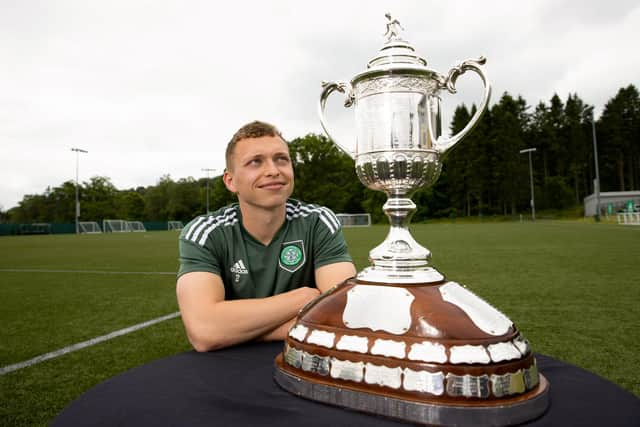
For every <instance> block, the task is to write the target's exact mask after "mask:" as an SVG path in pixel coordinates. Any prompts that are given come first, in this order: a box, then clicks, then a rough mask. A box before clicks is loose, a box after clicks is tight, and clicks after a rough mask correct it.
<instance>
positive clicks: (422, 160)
mask: <svg viewBox="0 0 640 427" xmlns="http://www.w3.org/2000/svg"><path fill="white" fill-rule="evenodd" d="M387 18H388V19H389V23H388V24H387V33H386V34H385V36H386V38H387V40H386V42H385V43H384V45H383V46H382V48H381V49H380V51H379V52H378V55H377V56H376V57H375V58H373V59H372V60H371V61H369V63H368V64H367V69H366V70H365V71H363V72H361V73H359V74H357V75H356V76H355V77H353V78H352V79H351V82H350V83H347V82H343V81H333V82H323V84H322V87H323V89H322V93H321V95H320V102H319V115H320V122H321V124H322V127H323V129H324V130H325V132H326V133H327V135H328V136H329V138H331V140H332V141H333V142H334V143H335V144H336V145H337V146H338V147H339V148H340V149H342V150H343V151H344V152H345V153H347V154H348V155H349V156H351V157H352V158H353V159H354V160H355V164H356V173H357V175H358V177H359V179H360V181H361V182H362V183H363V184H364V185H366V186H367V187H369V188H371V189H373V190H379V191H384V192H385V193H386V194H387V197H388V199H387V202H386V203H385V204H384V206H383V210H384V212H385V214H386V215H387V216H388V217H389V222H390V224H391V229H390V231H389V234H388V235H387V237H386V239H385V240H384V241H383V242H382V243H381V244H380V245H378V246H377V247H376V248H374V249H373V250H371V252H369V259H370V261H371V262H372V264H373V266H372V267H368V268H366V269H365V270H363V271H362V272H361V273H359V274H358V278H359V279H361V280H364V281H372V282H383V283H425V282H434V281H438V280H442V275H440V273H438V272H437V271H436V270H435V269H433V268H431V267H429V266H428V260H429V258H430V256H431V252H430V251H429V250H428V249H426V248H425V247H423V246H422V245H420V244H419V243H418V242H416V241H415V240H414V239H413V237H412V236H411V233H410V232H409V222H410V220H411V216H412V215H413V213H414V212H415V210H416V205H415V204H414V203H413V202H412V201H411V199H410V197H411V195H412V193H413V192H414V191H415V190H417V189H418V188H420V187H423V186H430V185H433V183H434V182H435V181H436V179H437V178H438V176H439V175H440V171H441V167H442V159H443V155H444V154H445V153H446V152H447V151H448V150H450V149H451V148H453V146H454V145H456V144H457V143H458V142H460V140H461V139H462V138H464V136H465V135H467V134H468V133H469V132H470V131H471V130H472V129H473V127H474V126H475V125H476V123H477V122H478V120H479V119H480V117H481V116H482V114H483V113H484V111H485V110H486V108H487V104H488V102H489V97H490V94H491V86H490V84H489V82H488V79H487V76H486V74H485V72H484V70H483V68H482V65H483V64H484V63H485V59H484V58H483V57H480V58H479V59H476V60H467V61H464V62H462V63H461V64H460V65H458V66H456V67H454V68H452V69H451V70H450V71H449V73H448V75H446V76H444V75H442V74H439V73H438V72H436V71H434V70H432V69H430V68H428V67H427V62H426V60H424V59H423V58H421V57H419V56H417V54H416V53H415V50H414V48H413V47H412V46H411V45H410V44H409V42H407V41H406V40H404V39H402V38H401V37H400V35H399V34H400V30H401V29H402V27H401V26H400V23H399V22H398V21H397V20H392V19H391V17H390V16H387ZM469 70H471V71H474V72H476V73H477V74H478V75H479V76H480V78H481V79H482V82H483V85H484V92H483V97H482V101H481V103H480V105H479V108H478V109H477V111H476V113H475V114H474V116H473V117H472V118H471V120H470V121H469V123H468V124H467V125H466V126H465V127H464V128H463V129H462V130H461V131H460V132H458V133H457V134H455V135H452V136H450V137H448V136H445V135H442V115H441V110H440V96H439V93H440V91H442V90H447V91H448V92H450V93H456V88H455V84H456V80H457V78H458V77H459V76H460V75H462V74H464V73H465V72H466V71H469ZM334 91H338V92H341V93H344V94H346V99H345V103H344V105H345V107H350V106H354V109H355V123H356V126H355V127H356V141H355V148H349V147H348V146H347V145H343V144H341V143H340V142H338V141H337V140H336V139H335V138H333V137H332V135H331V132H330V131H329V127H328V125H327V121H326V119H325V106H326V102H327V99H328V97H329V95H331V93H333V92H334Z"/></svg>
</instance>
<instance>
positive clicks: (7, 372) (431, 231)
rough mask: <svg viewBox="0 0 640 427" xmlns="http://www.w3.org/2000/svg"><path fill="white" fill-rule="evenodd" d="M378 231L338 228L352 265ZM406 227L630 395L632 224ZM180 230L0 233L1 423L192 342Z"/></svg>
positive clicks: (41, 415) (43, 409)
mask: <svg viewBox="0 0 640 427" xmlns="http://www.w3.org/2000/svg"><path fill="white" fill-rule="evenodd" d="M387 231H388V227H387V226H373V227H365V228H348V229H345V230H344V233H345V236H346V238H347V241H348V243H349V248H350V251H351V254H352V256H353V257H354V260H355V262H356V264H357V267H358V269H359V270H360V269H362V268H364V267H365V266H367V265H368V262H367V254H368V251H369V250H370V249H371V248H373V247H374V246H376V245H377V244H378V243H380V242H381V241H382V240H383V239H384V237H385V235H386V233H387ZM412 232H413V235H414V237H415V238H416V240H418V241H419V242H420V243H422V244H423V245H425V246H427V247H428V248H429V249H430V250H431V251H432V252H433V258H432V264H433V265H434V266H435V267H436V268H438V269H439V270H440V271H441V272H442V273H443V274H445V275H446V276H447V278H448V279H449V280H454V281H457V282H459V283H461V284H463V285H465V286H467V287H468V288H469V289H470V290H472V291H473V292H475V293H476V294H478V295H480V296H482V297H483V298H485V299H486V300H487V301H488V302H490V303H491V304H493V305H494V306H496V307H497V308H498V309H500V311H502V312H503V313H505V314H506V315H507V316H509V317H510V318H511V320H513V321H514V323H515V324H516V326H517V327H518V328H519V329H520V330H521V331H522V332H523V333H524V335H525V336H526V337H527V338H528V339H529V341H530V342H531V345H532V347H533V349H534V351H536V352H539V353H544V354H547V355H550V356H552V357H555V358H558V359H562V360H564V361H566V362H568V363H571V364H574V365H577V366H580V367H582V368H584V369H587V370H589V371H592V372H594V373H596V374H598V375H601V376H603V377H605V378H607V379H609V380H611V381H613V382H615V383H617V384H618V385H620V386H621V387H623V388H625V389H627V390H629V391H630V392H632V393H634V394H635V395H636V396H640V373H638V369H637V367H638V366H640V351H639V350H640V345H639V344H638V342H640V331H639V327H638V326H639V323H638V321H639V319H640V316H639V315H640V307H639V305H640V283H639V282H640V227H633V226H618V225H611V224H586V223H572V222H538V223H535V224H534V223H506V222H505V223H479V224H465V223H434V224H417V225H413V226H412ZM177 237H178V234H177V233H176V232H148V233H112V234H111V233H110V234H94V235H80V236H75V235H45V236H7V237H1V238H0V321H1V322H2V328H0V420H1V422H0V424H2V425H3V426H29V425H46V424H48V423H49V422H50V421H51V419H52V418H53V417H55V416H56V415H57V414H58V413H59V412H60V411H61V410H62V409H63V408H64V407H65V406H66V405H68V404H69V403H70V402H71V401H72V400H74V399H75V398H76V397H78V396H79V395H80V394H81V393H83V392H84V391H86V390H87V389H89V388H91V387H92V386H93V385H95V384H97V383H99V382H101V381H104V380H106V379H107V378H109V377H112V376H114V375H116V374H118V373H120V372H123V371H125V370H127V369H130V368H133V367H135V366H138V365H141V364H144V363H146V362H149V361H151V360H154V359H158V358H161V357H165V356H169V355H172V354H175V353H179V352H182V351H186V350H189V349H190V346H189V344H188V342H187V340H186V338H185V335H184V331H183V329H182V323H181V320H180V318H179V317H177V316H176V315H175V313H176V312H177V310H178V306H177V303H176V297H175V271H176V269H177V266H178V260H177V257H178V251H177ZM165 316H166V317H165ZM151 320H157V323H154V324H151V325H149V326H147V327H141V328H140V329H135V328H133V329H126V328H130V327H132V326H135V325H141V326H145V325H146V324H145V322H148V321H151ZM116 331H120V333H118V334H113V333H114V332H116ZM79 343H84V345H82V346H79V347H80V348H77V349H76V347H72V346H73V345H75V344H79ZM89 344H92V345H89ZM60 349H65V351H63V352H62V353H63V354H60V355H57V357H53V356H54V355H50V358H47V360H44V361H39V360H38V359H36V358H37V357H38V356H42V355H47V354H50V353H51V352H55V351H56V350H60ZM72 350H74V351H72ZM23 362H24V363H23ZM8 367H10V369H7V368H8Z"/></svg>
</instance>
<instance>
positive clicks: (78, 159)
mask: <svg viewBox="0 0 640 427" xmlns="http://www.w3.org/2000/svg"><path fill="white" fill-rule="evenodd" d="M71 151H75V152H76V234H80V229H79V228H78V221H79V219H80V193H79V190H78V172H79V170H80V166H79V165H80V158H79V157H80V153H88V151H87V150H83V149H82V148H72V149H71Z"/></svg>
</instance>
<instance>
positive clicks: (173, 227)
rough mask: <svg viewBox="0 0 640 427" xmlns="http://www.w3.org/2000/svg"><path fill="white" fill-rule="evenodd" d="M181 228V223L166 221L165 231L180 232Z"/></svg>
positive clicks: (182, 226)
mask: <svg viewBox="0 0 640 427" xmlns="http://www.w3.org/2000/svg"><path fill="white" fill-rule="evenodd" d="M183 228H184V224H183V223H182V221H167V230H182V229H183Z"/></svg>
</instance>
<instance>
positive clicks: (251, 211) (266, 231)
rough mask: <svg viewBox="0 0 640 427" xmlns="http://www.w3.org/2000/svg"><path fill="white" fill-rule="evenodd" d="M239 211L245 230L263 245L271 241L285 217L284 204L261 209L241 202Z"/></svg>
mask: <svg viewBox="0 0 640 427" xmlns="http://www.w3.org/2000/svg"><path fill="white" fill-rule="evenodd" d="M240 211H241V212H242V225H243V226H244V228H245V230H247V232H248V233H249V234H251V235H252V236H253V238H254V239H256V240H257V241H259V242H260V243H262V244H263V245H268V244H269V243H271V240H273V238H274V237H275V235H276V233H277V232H278V230H280V227H282V224H284V220H285V217H286V205H282V206H280V207H278V208H274V209H263V208H259V207H256V206H252V205H249V204H247V203H242V202H241V203H240Z"/></svg>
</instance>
